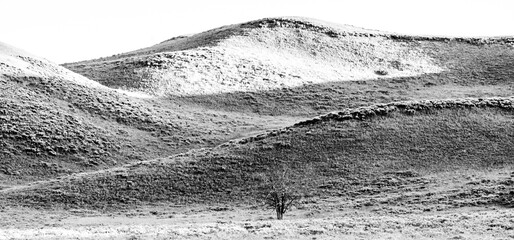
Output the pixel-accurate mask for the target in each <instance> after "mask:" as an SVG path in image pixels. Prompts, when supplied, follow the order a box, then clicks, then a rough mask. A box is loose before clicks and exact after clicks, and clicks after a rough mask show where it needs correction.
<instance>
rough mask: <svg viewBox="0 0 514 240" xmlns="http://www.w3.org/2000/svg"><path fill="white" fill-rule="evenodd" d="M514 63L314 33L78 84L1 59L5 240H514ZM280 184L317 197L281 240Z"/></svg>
mask: <svg viewBox="0 0 514 240" xmlns="http://www.w3.org/2000/svg"><path fill="white" fill-rule="evenodd" d="M513 43H514V39H513V38H449V37H423V36H405V35H400V34H394V33H385V32H379V31H372V30H365V29H360V28H356V27H352V26H346V25H345V26H341V25H335V24H330V23H324V22H321V21H316V20H312V19H303V18H271V19H261V20H256V21H252V22H248V23H242V24H235V25H230V26H225V27H221V28H218V29H213V30H210V31H206V32H203V33H199V34H195V35H191V36H181V37H175V38H172V39H169V40H167V41H164V42H162V43H159V44H157V45H155V46H151V47H148V48H144V49H139V50H136V51H132V52H128V53H123V54H118V55H115V56H111V57H106V58H101V59H95V60H89V61H83V62H77V63H70V64H65V65H64V67H65V68H64V67H61V66H58V65H56V64H53V63H51V62H48V61H46V60H44V59H41V58H38V57H36V56H33V55H31V54H29V53H26V52H24V51H22V50H19V49H16V48H14V47H12V46H8V45H5V44H2V43H0V216H1V217H0V226H2V227H0V238H3V237H6V238H8V239H45V238H46V239H55V238H84V236H86V235H87V236H90V237H89V238H91V239H98V238H106V239H139V238H143V239H145V238H151V239H160V238H162V239H169V238H170V237H172V238H175V237H176V238H178V239H192V238H197V239H227V238H237V239H243V238H244V239H246V238H252V237H255V239H269V238H279V239H313V238H314V237H319V238H322V239H325V238H327V239H331V238H333V239H339V238H340V237H341V236H348V237H355V236H360V237H370V238H399V236H404V234H406V232H405V231H404V230H406V231H407V232H408V234H409V236H410V237H411V238H417V239H422V238H434V237H440V238H446V237H447V236H449V235H451V236H454V238H463V237H471V238H473V237H475V238H477V239H481V238H487V237H502V238H503V237H504V238H508V237H513V236H514V229H513V228H512V226H511V225H512V224H511V223H512V214H510V212H508V211H505V209H506V208H511V207H513V206H514V105H513V102H514V98H513V97H512V96H513V95H514V78H513V77H514V68H513V67H512V66H514V44H513ZM66 68H67V69H66ZM68 69H70V70H72V71H73V72H72V71H69V70H68ZM74 72H75V73H74ZM77 73H78V74H77ZM79 74H82V75H79ZM84 76H85V77H84ZM442 99H446V100H442ZM452 99H453V100H452ZM329 112H330V113H329ZM327 113H328V114H327ZM317 115H321V116H320V117H316V118H313V116H317ZM305 119H307V120H305ZM273 129H274V130H273ZM283 169H286V170H287V171H288V172H289V173H291V175H290V179H289V180H290V181H291V182H292V183H298V182H301V183H303V185H302V191H305V192H304V193H305V195H306V196H305V198H303V199H302V200H301V202H300V203H299V205H298V206H297V207H296V208H295V209H294V211H293V213H292V214H291V215H289V213H288V216H287V217H286V218H289V216H291V218H292V219H293V220H292V221H290V222H287V221H281V222H280V223H278V222H274V221H269V219H270V218H269V215H268V214H269V213H267V212H266V213H264V212H263V211H260V210H258V209H260V201H259V199H257V198H256V196H259V194H260V193H262V191H265V190H266V189H264V187H263V184H262V183H263V182H264V181H265V179H266V178H268V177H269V175H270V174H276V172H277V171H281V170H283ZM70 209H71V210H70ZM199 209H200V210H199ZM470 209H471V210H472V211H476V212H470V211H468V210H470ZM468 213H469V214H468ZM4 216H5V217H4ZM7 216H8V217H7ZM61 220H62V221H61ZM118 220H119V221H120V223H119V224H118V223H115V222H116V221H118ZM137 222H141V223H143V224H139V225H138V224H136V223H137ZM159 224H160V225H159ZM4 226H5V227H4ZM463 232H467V233H469V234H468V235H463V234H462V233H463ZM85 234H86V235H85ZM86 238H87V237H86Z"/></svg>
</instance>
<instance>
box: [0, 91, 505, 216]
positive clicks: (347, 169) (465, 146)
mask: <svg viewBox="0 0 514 240" xmlns="http://www.w3.org/2000/svg"><path fill="white" fill-rule="evenodd" d="M513 110H514V105H513V99H512V98H510V99H485V100H477V99H475V100H473V99H468V100H447V101H422V102H411V103H409V102H407V103H405V102H401V103H392V104H384V105H377V106H373V107H369V108H360V109H348V110H345V111H342V112H336V113H331V114H329V115H325V116H322V117H320V118H317V119H313V120H309V121H305V122H301V123H298V124H296V125H295V126H293V127H289V128H286V129H282V130H277V131H273V132H270V133H269V134H267V135H260V136H257V137H253V138H247V139H243V140H241V141H239V142H238V143H227V144H224V145H222V146H220V147H217V148H214V149H205V150H199V151H192V152H190V153H187V154H181V155H177V156H173V157H169V158H165V159H157V160H153V161H146V162H141V163H138V164H133V165H129V166H125V167H121V168H116V169H111V170H107V171H101V172H96V173H89V174H81V175H75V176H70V177H68V178H65V179H62V180H56V181H51V182H46V183H41V184H38V185H34V186H30V187H26V188H22V189H18V190H16V189H13V190H12V191H10V190H6V191H4V196H5V197H6V198H7V199H10V201H13V200H14V201H22V202H23V204H25V205H33V204H35V205H45V206H53V207H55V206H60V207H64V206H65V207H87V208H104V207H106V206H108V207H109V208H119V207H123V206H130V205H133V204H138V205H139V204H146V203H158V202H171V203H177V204H183V203H209V204H212V203H229V202H230V203H233V202H234V201H236V202H253V201H254V200H253V196H254V195H255V191H257V190H258V186H259V185H260V181H261V180H262V179H261V178H260V177H259V176H260V174H261V173H266V172H268V171H271V170H272V169H275V168H276V167H277V166H281V165H287V166H288V167H290V168H291V169H293V170H298V171H302V170H304V169H306V168H308V169H312V171H313V173H311V174H313V175H314V176H315V177H313V178H312V181H310V184H311V185H310V186H309V187H310V188H311V190H312V191H313V192H314V193H315V194H316V195H317V196H321V197H323V196H346V195H351V194H353V193H355V194H357V193H361V194H363V192H362V191H364V190H363V189H365V188H366V186H369V185H373V184H378V183H381V184H385V185H384V186H402V184H404V183H405V184H406V183H407V182H408V183H413V181H414V182H417V183H419V182H420V181H421V182H423V181H426V179H423V176H425V175H427V174H435V173H450V172H452V171H454V170H470V169H482V170H483V169H495V168H501V167H505V166H512V165H513V164H514V162H513V160H514V159H513V158H512V156H514V148H513V147H514V128H513V127H514V115H513V113H514V112H513ZM396 173H398V174H397V175H395V174H396ZM388 174H389V175H388ZM390 174H393V175H395V176H396V179H397V180H395V181H400V182H396V183H394V184H393V183H392V182H389V181H390V178H391V176H390ZM386 176H389V177H387V178H382V177H386ZM297 177H299V178H304V177H305V175H298V176H297ZM377 181H378V182H377ZM391 181H392V180H391ZM402 182H404V183H402ZM417 183H416V184H417ZM391 184H393V185H391ZM394 189H395V188H393V189H389V190H391V191H392V190H394ZM361 190H362V191H361ZM389 190H388V191H389ZM373 191H375V190H373ZM490 191H491V192H490V194H491V195H490V198H489V200H488V201H486V202H484V203H483V204H493V203H495V202H497V201H500V199H502V192H503V190H501V189H500V188H493V189H491V190H490ZM507 192H508V191H507ZM365 194H372V193H365ZM393 195H394V194H393ZM454 197H455V196H454ZM461 198H462V197H461ZM461 198H459V197H458V196H456V199H457V200H455V201H460V200H459V199H461ZM409 199H410V200H412V199H411V198H409ZM418 200H419V199H418ZM418 203H419V202H418ZM453 203H455V202H453V201H450V202H448V204H453Z"/></svg>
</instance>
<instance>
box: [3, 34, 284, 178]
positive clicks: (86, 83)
mask: <svg viewBox="0 0 514 240" xmlns="http://www.w3.org/2000/svg"><path fill="white" fill-rule="evenodd" d="M0 50H1V51H0V89H1V91H0V103H1V104H0V123H1V125H0V147H1V149H0V182H1V183H5V184H9V183H16V182H23V181H31V180H35V179H39V178H48V177H55V176H59V175H65V174H68V173H70V172H81V171H84V170H87V169H98V168H104V167H112V166H115V165H117V164H122V163H127V162H131V161H139V160H148V159H152V158H156V157H163V156H169V155H172V154H176V153H178V152H183V151H186V150H187V149H190V148H195V147H202V146H214V145H216V144H219V143H221V142H223V141H225V140H227V139H230V138H235V137H240V136H241V134H245V133H246V132H248V131H255V130H259V129H262V128H267V127H271V126H277V125H278V126H281V125H283V124H284V122H285V123H287V124H288V123H289V121H290V120H288V119H284V118H283V119H261V120H260V122H256V121H254V120H253V119H252V118H251V117H249V116H246V115H234V114H231V113H225V112H219V111H218V112H217V111H210V110H207V109H203V108H195V107H190V106H181V105H180V104H174V103H170V102H158V101H153V100H152V99H148V98H147V97H146V96H145V95H141V94H138V93H132V92H126V91H119V90H113V89H110V88H108V87H105V86H103V85H101V84H99V83H97V82H94V81H92V80H89V79H87V78H85V77H83V76H80V75H78V74H76V73H73V72H71V71H69V70H67V69H65V68H63V67H60V66H58V65H55V64H53V63H51V62H48V61H46V60H44V59H41V58H38V57H35V56H32V55H30V54H28V53H25V52H23V51H21V50H18V49H16V48H14V47H11V46H8V45H5V44H0Z"/></svg>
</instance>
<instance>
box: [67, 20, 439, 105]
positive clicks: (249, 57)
mask: <svg viewBox="0 0 514 240" xmlns="http://www.w3.org/2000/svg"><path fill="white" fill-rule="evenodd" d="M367 32H368V31H366V30H362V29H357V28H351V27H346V26H331V25H328V24H326V25H322V24H319V23H313V22H312V21H309V20H303V19H288V18H281V19H269V20H266V19H264V20H260V21H254V22H248V23H243V24H237V25H231V26H226V27H222V28H219V29H214V30H211V31H207V32H203V33H199V34H196V35H192V36H190V37H183V38H175V39H171V40H168V41H165V42H163V43H160V44H157V45H155V46H152V47H150V48H147V49H142V50H138V51H134V52H129V53H126V54H121V55H119V56H114V57H110V58H106V59H99V60H93V61H86V62H79V63H73V64H65V66H66V67H67V68H69V69H71V70H73V71H76V72H79V73H81V74H84V75H85V76H88V77H89V78H91V79H94V80H96V81H98V82H101V83H103V84H105V85H108V86H111V87H118V88H127V89H135V90H138V91H144V92H146V93H149V94H152V95H156V96H168V95H186V96H187V95H205V94H217V93H227V92H237V91H245V92H246V91H265V90H273V89H280V88H283V87H299V86H303V85H306V84H315V83H323V82H331V81H348V80H364V79H376V78H378V77H379V76H384V75H387V76H386V77H404V76H413V75H420V74H426V73H436V72H440V71H442V70H443V67H441V66H438V65H437V64H436V63H435V62H434V61H433V60H432V59H431V57H429V56H427V55H426V54H425V53H424V51H423V49H421V48H418V47H416V46H414V45H413V44H412V43H409V42H399V41H394V40H392V39H389V38H387V37H384V36H381V35H376V36H375V35H372V34H368V33H367Z"/></svg>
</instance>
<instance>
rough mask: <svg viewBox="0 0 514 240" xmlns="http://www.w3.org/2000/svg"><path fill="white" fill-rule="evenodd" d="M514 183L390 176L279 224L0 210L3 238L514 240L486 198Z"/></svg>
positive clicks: (240, 215)
mask: <svg viewBox="0 0 514 240" xmlns="http://www.w3.org/2000/svg"><path fill="white" fill-rule="evenodd" d="M513 178H514V176H513V172H512V168H511V167H507V168H502V169H496V170H488V171H479V172H478V171H460V172H454V173H451V174H450V173H444V174H432V175H430V174H429V175H425V176H423V177H414V178H400V177H398V178H394V177H387V178H384V179H383V180H382V182H381V183H380V184H375V185H370V186H369V187H365V188H363V189H362V191H360V190H359V191H354V192H353V193H350V194H348V195H346V196H332V197H323V198H315V199H306V200H305V201H303V202H302V204H300V205H298V206H297V207H296V208H294V209H293V210H292V211H291V212H289V213H286V215H285V219H284V220H282V221H277V220H275V219H274V218H273V217H274V215H273V211H270V210H264V209H262V208H261V207H259V206H246V205H237V204H236V205H233V206H230V205H218V206H214V205H213V206H171V205H167V204H155V205H151V206H140V207H136V208H131V209H121V210H118V211H116V212H102V211H96V210H95V211H92V210H85V209H72V210H67V211H65V210H36V209H33V208H31V209H29V208H21V207H2V208H0V226H2V227H0V239H434V238H435V239H512V238H514V211H513V210H512V208H510V207H508V206H502V205H500V204H494V203H492V202H491V201H490V200H488V199H490V198H492V197H491V196H493V195H494V193H493V190H492V189H497V188H499V189H500V190H501V189H502V187H501V186H502V184H505V183H507V182H512V180H513ZM397 181H400V182H402V184H398V182H397ZM364 190H366V191H364ZM505 191H509V190H508V188H507V189H506V190H505ZM395 193H396V194H395ZM508 194H511V193H507V195H508ZM511 195H512V194H511Z"/></svg>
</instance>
